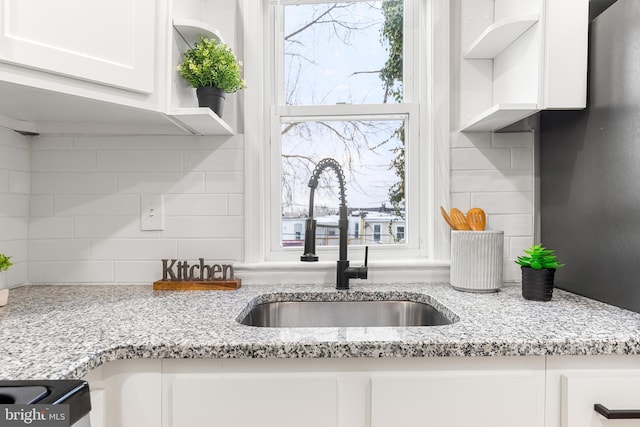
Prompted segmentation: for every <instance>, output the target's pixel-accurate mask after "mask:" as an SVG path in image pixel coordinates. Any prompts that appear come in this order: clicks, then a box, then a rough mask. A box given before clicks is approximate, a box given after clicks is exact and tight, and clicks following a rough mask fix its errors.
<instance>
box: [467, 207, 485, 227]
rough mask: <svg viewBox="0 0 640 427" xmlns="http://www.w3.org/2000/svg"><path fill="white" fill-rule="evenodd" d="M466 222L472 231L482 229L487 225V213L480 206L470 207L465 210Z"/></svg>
mask: <svg viewBox="0 0 640 427" xmlns="http://www.w3.org/2000/svg"><path fill="white" fill-rule="evenodd" d="M467 222H468V223H469V227H471V229H472V230H473V231H484V227H485V226H486V225H487V215H486V214H485V213H484V211H483V210H482V209H480V208H471V209H469V211H468V212H467Z"/></svg>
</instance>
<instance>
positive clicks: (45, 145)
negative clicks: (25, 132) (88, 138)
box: [30, 136, 73, 151]
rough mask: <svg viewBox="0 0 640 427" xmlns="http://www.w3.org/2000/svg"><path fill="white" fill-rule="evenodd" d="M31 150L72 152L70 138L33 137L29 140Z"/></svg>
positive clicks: (71, 139) (71, 140)
mask: <svg viewBox="0 0 640 427" xmlns="http://www.w3.org/2000/svg"><path fill="white" fill-rule="evenodd" d="M30 144H31V149H32V150H33V151H38V150H72V149H73V137H71V136H35V137H32V138H31V142H30Z"/></svg>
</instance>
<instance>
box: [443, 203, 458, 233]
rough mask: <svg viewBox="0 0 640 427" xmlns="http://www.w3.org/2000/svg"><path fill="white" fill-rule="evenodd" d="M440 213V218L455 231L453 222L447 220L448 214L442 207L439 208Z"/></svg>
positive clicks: (449, 219)
mask: <svg viewBox="0 0 640 427" xmlns="http://www.w3.org/2000/svg"><path fill="white" fill-rule="evenodd" d="M440 213H441V214H442V218H444V220H445V221H446V222H447V224H449V227H451V229H452V230H455V229H456V226H455V225H454V224H453V221H451V218H449V214H448V213H447V211H445V210H444V208H443V207H442V206H440Z"/></svg>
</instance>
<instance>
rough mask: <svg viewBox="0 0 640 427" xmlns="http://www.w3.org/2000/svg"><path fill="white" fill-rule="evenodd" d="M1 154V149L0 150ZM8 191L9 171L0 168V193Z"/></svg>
mask: <svg viewBox="0 0 640 427" xmlns="http://www.w3.org/2000/svg"><path fill="white" fill-rule="evenodd" d="M0 154H1V150H0ZM8 192H9V172H6V171H3V170H0V193H8Z"/></svg>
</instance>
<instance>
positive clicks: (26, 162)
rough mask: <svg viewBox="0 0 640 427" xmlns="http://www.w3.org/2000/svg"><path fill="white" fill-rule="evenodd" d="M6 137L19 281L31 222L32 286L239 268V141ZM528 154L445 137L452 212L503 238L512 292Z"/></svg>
mask: <svg viewBox="0 0 640 427" xmlns="http://www.w3.org/2000/svg"><path fill="white" fill-rule="evenodd" d="M13 134H14V133H13V132H2V130H0V159H2V158H5V159H6V158H7V156H8V157H10V158H11V161H6V160H5V163H2V160H0V215H2V206H3V201H7V200H9V199H7V197H8V195H9V196H12V197H15V196H20V195H28V194H30V203H26V206H28V209H30V213H28V212H27V215H26V218H23V217H22V216H19V217H0V236H1V237H0V238H1V239H5V241H6V242H7V243H11V244H14V245H19V244H22V245H23V248H24V249H23V252H24V254H23V255H21V256H23V257H24V258H25V261H24V262H22V261H21V262H20V264H21V265H22V266H23V268H24V271H25V272H24V273H23V275H26V266H27V261H26V258H27V255H26V251H27V249H26V248H27V221H28V218H30V224H29V229H28V233H29V234H28V235H29V238H30V239H31V243H30V244H29V245H28V248H29V259H30V262H29V280H31V281H32V282H33V283H103V282H107V283H110V282H118V283H151V282H153V281H155V280H158V279H160V278H161V274H162V268H161V267H162V265H161V263H160V259H162V258H178V259H189V260H196V259H197V258H200V257H204V258H205V259H207V260H209V261H212V262H213V261H223V262H237V261H240V260H242V259H243V257H244V211H245V198H244V193H245V189H244V172H243V169H244V140H243V136H242V135H237V136H233V137H217V136H214V137H210V136H199V137H193V136H184V137H173V136H148V137H147V136H128V137H116V136H113V137H111V136H109V137H90V136H86V137H85V136H76V137H48V136H39V137H35V138H31V142H30V143H29V140H28V139H27V138H24V137H21V136H19V135H17V136H16V135H13ZM7 140H8V142H7ZM533 143H534V135H533V133H531V132H529V133H520V134H516V133H509V134H462V133H459V132H452V133H451V152H450V154H451V161H450V165H451V200H450V201H451V206H456V207H459V208H461V209H463V210H464V211H466V210H467V209H468V208H470V207H472V206H476V205H479V206H480V207H483V208H485V209H486V210H487V211H488V212H489V215H488V223H489V228H491V229H499V230H504V231H505V235H506V237H505V243H506V246H505V267H504V268H505V279H507V280H512V279H515V280H519V270H518V269H517V266H516V265H515V264H514V263H513V262H512V258H514V256H517V253H516V252H519V251H520V250H521V248H522V247H523V246H526V247H528V246H530V245H527V243H528V242H532V241H533V199H532V194H533V193H532V192H533V167H532V166H533ZM30 148H31V151H32V153H30ZM147 194H160V195H163V196H164V201H165V229H164V230H162V231H141V230H140V197H141V196H143V195H147ZM10 200H11V201H14V200H16V199H14V198H11V199H10ZM11 204H12V205H13V203H11ZM19 205H20V206H17V207H16V206H12V207H11V212H12V214H24V213H25V208H24V206H25V203H24V200H22V199H21V204H19ZM447 207H449V206H447ZM5 231H6V233H7V234H6V235H4V234H2V233H3V232H5ZM7 236H8V237H7ZM0 244H2V241H0ZM10 249H11V247H10ZM0 251H1V248H0Z"/></svg>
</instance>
